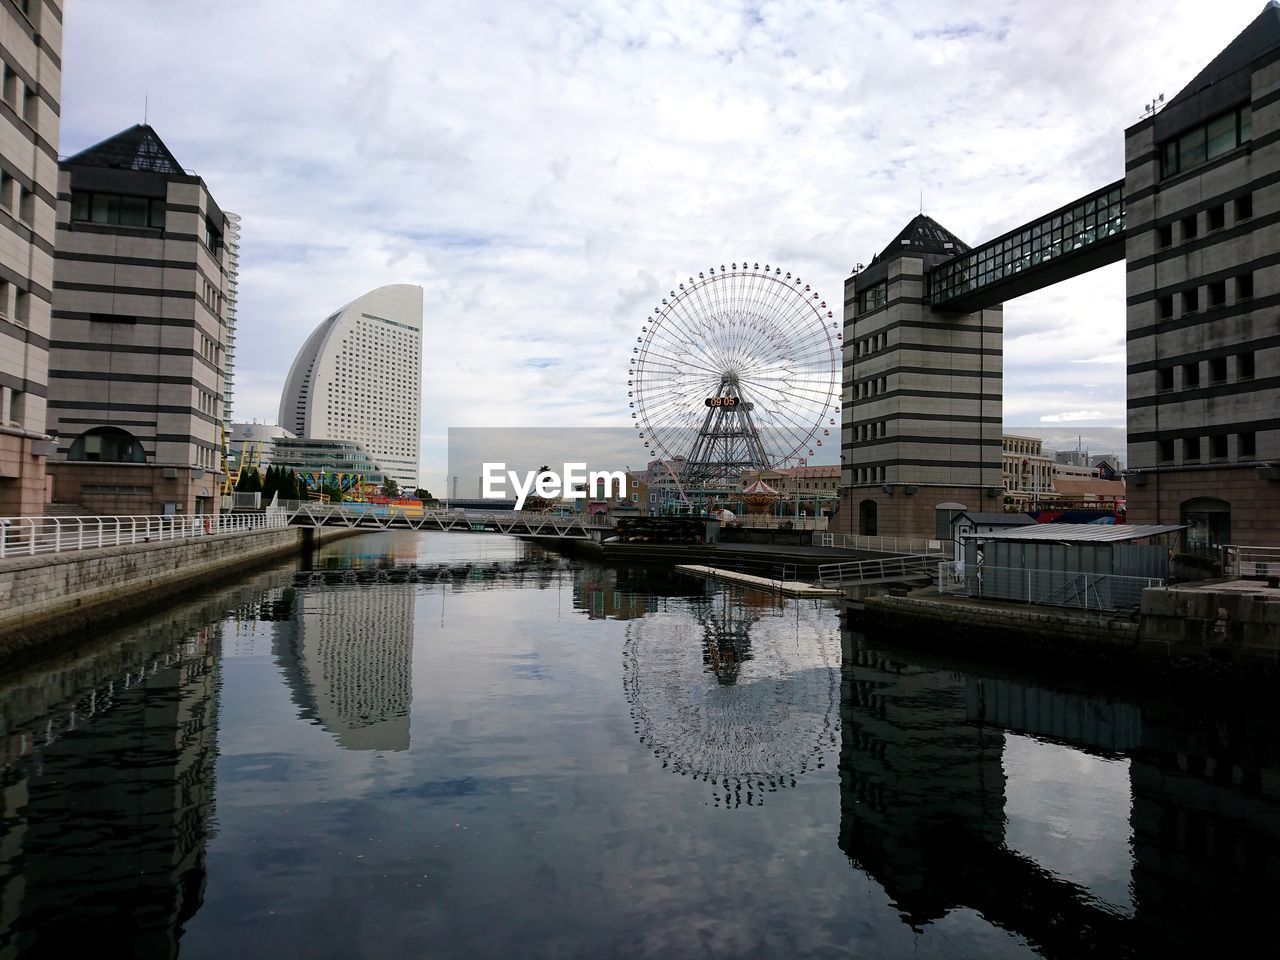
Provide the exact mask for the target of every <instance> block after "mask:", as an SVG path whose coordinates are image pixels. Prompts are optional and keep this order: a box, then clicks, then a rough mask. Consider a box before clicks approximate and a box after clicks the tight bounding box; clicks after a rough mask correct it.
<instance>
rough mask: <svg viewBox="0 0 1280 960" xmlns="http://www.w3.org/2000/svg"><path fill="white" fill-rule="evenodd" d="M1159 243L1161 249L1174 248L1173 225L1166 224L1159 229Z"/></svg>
mask: <svg viewBox="0 0 1280 960" xmlns="http://www.w3.org/2000/svg"><path fill="white" fill-rule="evenodd" d="M1156 234H1157V241H1156V242H1157V243H1158V244H1159V245H1160V246H1161V247H1172V246H1173V224H1172V223H1166V224H1165V225H1164V226H1163V227H1159V228H1157V231H1156Z"/></svg>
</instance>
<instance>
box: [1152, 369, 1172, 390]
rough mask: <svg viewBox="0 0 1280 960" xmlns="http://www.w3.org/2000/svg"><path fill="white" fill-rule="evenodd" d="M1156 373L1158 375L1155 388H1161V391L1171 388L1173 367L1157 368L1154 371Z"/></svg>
mask: <svg viewBox="0 0 1280 960" xmlns="http://www.w3.org/2000/svg"><path fill="white" fill-rule="evenodd" d="M1156 373H1157V374H1158V375H1159V378H1158V381H1157V387H1156V389H1158V390H1162V391H1163V390H1172V389H1173V367H1161V368H1160V369H1159V370H1157V371H1156Z"/></svg>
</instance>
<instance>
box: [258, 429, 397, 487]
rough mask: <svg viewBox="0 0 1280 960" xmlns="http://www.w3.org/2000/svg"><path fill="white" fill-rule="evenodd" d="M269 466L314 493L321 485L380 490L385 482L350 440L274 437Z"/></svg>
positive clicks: (368, 458)
mask: <svg viewBox="0 0 1280 960" xmlns="http://www.w3.org/2000/svg"><path fill="white" fill-rule="evenodd" d="M285 432H286V433H287V432H288V431H285ZM272 462H273V463H274V464H275V465H276V466H277V467H284V468H285V469H286V470H292V471H293V472H294V473H296V474H297V475H298V477H299V478H300V479H301V480H302V481H303V482H304V483H306V484H307V485H308V486H309V487H311V488H312V489H314V490H316V491H317V492H318V491H319V489H320V487H321V486H323V485H325V484H334V485H335V486H338V487H340V488H341V489H343V490H344V491H345V490H348V489H354V488H355V485H359V486H361V487H363V486H367V485H370V484H372V485H374V486H381V485H382V482H383V481H384V480H386V478H387V475H386V474H385V473H384V472H383V470H382V468H381V467H380V466H379V465H378V464H377V463H376V462H375V461H374V460H373V458H372V456H371V455H370V454H369V451H367V450H366V449H365V448H364V446H363V445H361V444H359V443H356V442H355V441H354V440H317V439H313V438H311V437H276V438H275V440H274V441H273V443H272ZM409 492H410V493H412V491H409Z"/></svg>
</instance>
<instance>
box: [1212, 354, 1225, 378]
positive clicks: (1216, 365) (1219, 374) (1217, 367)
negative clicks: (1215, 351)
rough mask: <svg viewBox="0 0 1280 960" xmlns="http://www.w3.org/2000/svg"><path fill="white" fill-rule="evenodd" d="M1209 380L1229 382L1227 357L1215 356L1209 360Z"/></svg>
mask: <svg viewBox="0 0 1280 960" xmlns="http://www.w3.org/2000/svg"><path fill="white" fill-rule="evenodd" d="M1209 382H1210V383H1226V382H1227V358H1226V357H1214V358H1213V359H1212V360H1210V361H1209Z"/></svg>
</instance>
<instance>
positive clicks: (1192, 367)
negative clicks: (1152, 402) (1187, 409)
mask: <svg viewBox="0 0 1280 960" xmlns="http://www.w3.org/2000/svg"><path fill="white" fill-rule="evenodd" d="M1229 359H1234V360H1235V368H1236V380H1252V379H1253V377H1254V356H1253V351H1252V350H1249V351H1247V352H1245V353H1237V354H1236V355H1235V357H1234V358H1229V357H1214V358H1213V359H1212V360H1210V361H1209V382H1210V383H1226V382H1227V367H1228V363H1227V361H1228V360H1229ZM1179 368H1180V369H1181V370H1182V389H1183V390H1190V389H1193V388H1195V387H1198V386H1200V364H1199V363H1184V364H1181V365H1177V364H1170V365H1169V366H1167V367H1160V368H1159V369H1158V370H1156V385H1157V389H1159V390H1160V391H1161V392H1167V391H1170V390H1172V389H1174V371H1175V370H1177V369H1179Z"/></svg>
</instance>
